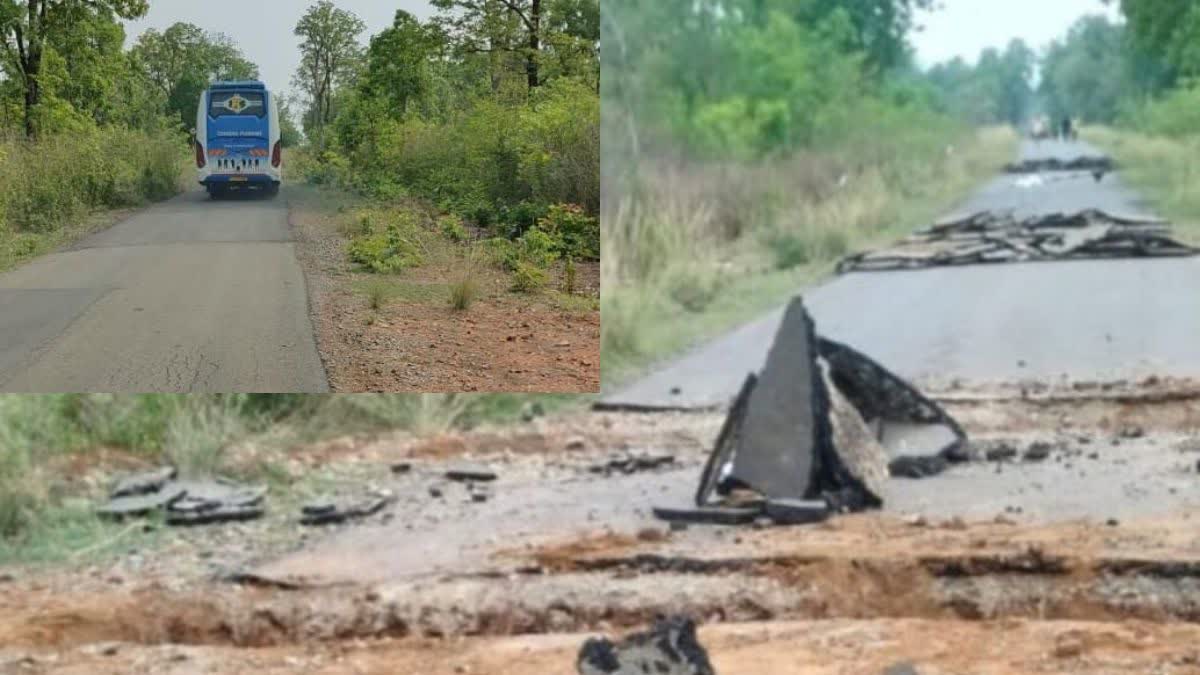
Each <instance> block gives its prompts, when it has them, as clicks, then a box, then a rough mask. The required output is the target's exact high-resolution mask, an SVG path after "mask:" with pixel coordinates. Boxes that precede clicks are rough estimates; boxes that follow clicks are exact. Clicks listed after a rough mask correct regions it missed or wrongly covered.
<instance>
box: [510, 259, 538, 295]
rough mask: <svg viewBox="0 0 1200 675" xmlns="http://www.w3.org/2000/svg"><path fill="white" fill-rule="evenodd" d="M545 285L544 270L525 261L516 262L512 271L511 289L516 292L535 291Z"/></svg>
mask: <svg viewBox="0 0 1200 675" xmlns="http://www.w3.org/2000/svg"><path fill="white" fill-rule="evenodd" d="M545 286H546V271H545V270H543V269H541V268H540V267H537V266H535V265H532V264H530V263H527V262H519V263H517V269H516V271H514V272H513V286H512V288H513V290H514V291H517V292H518V293H536V292H538V291H540V290H542V288H544V287H545Z"/></svg>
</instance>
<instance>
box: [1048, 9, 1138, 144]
mask: <svg viewBox="0 0 1200 675" xmlns="http://www.w3.org/2000/svg"><path fill="white" fill-rule="evenodd" d="M1125 44H1126V43H1125V28H1124V26H1121V25H1119V24H1113V23H1110V22H1109V21H1108V19H1107V18H1106V17H1104V16H1099V15H1098V16H1086V17H1083V18H1081V19H1079V20H1078V21H1076V22H1075V24H1074V25H1072V26H1071V29H1070V31H1068V33H1067V35H1066V37H1065V38H1063V39H1062V40H1056V41H1055V42H1053V43H1051V45H1050V47H1049V48H1048V49H1047V50H1046V55H1045V57H1044V58H1043V61H1042V83H1041V87H1040V93H1041V96H1042V99H1043V101H1044V103H1045V107H1046V112H1047V113H1049V114H1051V115H1052V116H1054V117H1055V118H1059V117H1064V116H1067V115H1072V116H1078V117H1082V118H1084V119H1086V120H1088V121H1091V122H1105V123H1107V122H1112V121H1113V120H1114V119H1115V118H1116V116H1117V113H1118V108H1119V107H1120V103H1121V101H1122V100H1123V99H1124V98H1125V97H1127V96H1129V95H1130V94H1131V93H1133V90H1134V85H1133V78H1132V76H1131V70H1132V68H1133V63H1132V62H1131V61H1130V59H1129V54H1128V53H1127V52H1126V50H1125V49H1124V47H1125Z"/></svg>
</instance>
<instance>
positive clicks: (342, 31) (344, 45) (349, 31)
mask: <svg viewBox="0 0 1200 675" xmlns="http://www.w3.org/2000/svg"><path fill="white" fill-rule="evenodd" d="M365 29H366V24H364V23H363V22H362V20H361V19H359V18H358V17H357V16H355V15H354V14H353V13H351V12H348V11H346V10H343V9H338V8H337V7H334V6H333V3H332V2H329V0H321V2H318V3H317V4H315V5H313V6H312V7H310V8H309V9H308V11H307V12H306V13H305V14H304V16H303V17H301V19H300V22H299V23H298V24H296V35H297V36H298V37H300V38H301V42H300V69H299V71H297V73H296V77H295V83H296V85H297V86H298V87H299V88H300V89H301V90H302V91H303V92H304V93H305V94H307V95H308V97H309V99H310V101H311V108H310V111H309V115H307V116H306V120H307V121H308V122H310V123H311V124H312V126H313V128H314V130H316V131H318V132H319V131H320V130H321V129H323V128H325V127H326V126H328V125H329V123H330V122H332V121H333V119H334V116H335V114H334V101H335V95H336V93H337V90H338V88H339V87H341V86H342V85H345V84H349V83H351V82H352V81H353V80H354V77H355V74H356V72H357V69H358V67H359V65H360V64H361V62H362V47H361V46H360V45H359V43H358V36H359V35H360V34H361V33H362V32H363V31H364V30H365Z"/></svg>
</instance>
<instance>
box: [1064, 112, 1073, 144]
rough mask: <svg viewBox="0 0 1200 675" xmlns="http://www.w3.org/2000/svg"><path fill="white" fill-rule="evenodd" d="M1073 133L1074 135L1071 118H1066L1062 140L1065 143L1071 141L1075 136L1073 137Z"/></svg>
mask: <svg viewBox="0 0 1200 675" xmlns="http://www.w3.org/2000/svg"><path fill="white" fill-rule="evenodd" d="M1073 133H1074V130H1073V129H1072V128H1071V118H1070V117H1064V118H1063V119H1062V139H1063V140H1064V141H1069V140H1071V139H1072V138H1073V136H1072V134H1073Z"/></svg>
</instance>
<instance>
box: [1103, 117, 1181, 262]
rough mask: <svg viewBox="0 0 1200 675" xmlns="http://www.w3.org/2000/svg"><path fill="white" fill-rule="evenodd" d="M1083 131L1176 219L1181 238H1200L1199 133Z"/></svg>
mask: <svg viewBox="0 0 1200 675" xmlns="http://www.w3.org/2000/svg"><path fill="white" fill-rule="evenodd" d="M1080 133H1081V135H1082V136H1083V138H1084V140H1087V141H1089V142H1091V143H1094V144H1095V145H1097V146H1099V147H1100V148H1102V149H1103V150H1104V151H1105V152H1107V153H1109V154H1110V155H1111V156H1112V157H1113V159H1115V160H1116V161H1117V164H1118V165H1119V166H1120V169H1121V173H1120V175H1121V178H1122V179H1124V180H1125V181H1126V182H1128V183H1129V185H1130V186H1131V187H1133V188H1134V189H1135V190H1137V191H1138V192H1139V193H1140V194H1142V195H1144V196H1145V197H1146V198H1147V199H1148V200H1149V201H1150V203H1151V204H1152V205H1153V207H1154V209H1155V210H1156V211H1157V212H1158V213H1159V214H1160V215H1162V216H1164V217H1166V218H1168V219H1169V220H1171V221H1173V222H1174V223H1175V228H1176V234H1177V235H1178V236H1179V237H1180V238H1181V239H1184V240H1186V241H1188V242H1191V243H1193V244H1200V134H1197V135H1194V136H1187V137H1183V138H1167V137H1165V136H1150V135H1146V134H1142V133H1138V132H1134V131H1126V130H1119V129H1113V128H1110V127H1087V128H1085V129H1083V130H1082V131H1081V132H1080Z"/></svg>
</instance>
